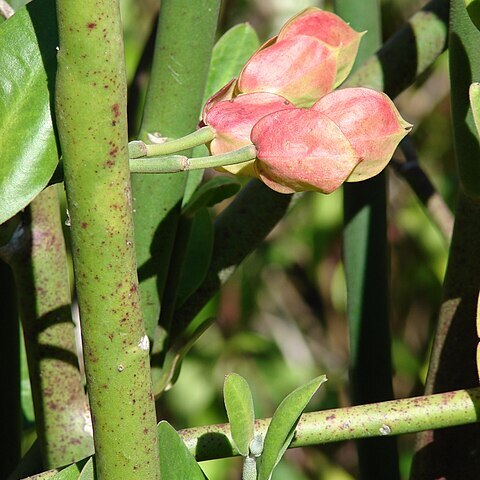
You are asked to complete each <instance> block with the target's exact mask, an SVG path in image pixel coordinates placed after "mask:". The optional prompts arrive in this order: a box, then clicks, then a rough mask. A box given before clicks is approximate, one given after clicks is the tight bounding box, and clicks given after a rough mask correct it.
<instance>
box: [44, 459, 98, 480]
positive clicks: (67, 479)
mask: <svg viewBox="0 0 480 480" xmlns="http://www.w3.org/2000/svg"><path fill="white" fill-rule="evenodd" d="M87 460H88V461H90V460H91V459H85V460H81V461H80V462H77V463H73V464H72V465H69V466H68V467H66V468H64V469H63V470H61V471H60V472H58V473H57V474H56V475H55V476H54V477H53V478H52V480H79V479H80V475H81V471H82V469H83V467H84V466H85V465H86V464H87V463H88V461H87Z"/></svg>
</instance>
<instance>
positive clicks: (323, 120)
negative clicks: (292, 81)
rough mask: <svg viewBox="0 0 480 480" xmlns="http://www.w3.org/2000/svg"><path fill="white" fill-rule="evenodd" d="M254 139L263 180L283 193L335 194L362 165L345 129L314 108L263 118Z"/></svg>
mask: <svg viewBox="0 0 480 480" xmlns="http://www.w3.org/2000/svg"><path fill="white" fill-rule="evenodd" d="M251 139H252V142H253V144H254V145H255V147H256V148H257V160H256V161H255V170H256V172H257V175H258V176H259V178H260V179H261V180H262V181H263V182H264V183H265V184H266V185H267V186H269V187H270V188H272V189H273V190H276V191H277V192H280V193H293V192H298V191H303V190H316V191H319V192H322V193H331V192H333V191H334V190H335V189H337V188H338V187H339V186H340V185H342V183H343V182H344V181H345V180H346V179H347V178H348V176H349V175H350V174H351V172H352V170H353V169H354V168H355V167H356V165H357V164H358V162H359V161H360V159H359V157H358V155H357V153H356V152H355V150H354V149H353V148H352V145H351V144H350V142H349V141H348V140H347V138H346V137H345V135H344V134H343V133H342V131H341V130H340V128H339V127H338V126H337V125H336V124H335V123H334V122H333V121H332V120H330V119H329V118H328V117H327V116H326V115H324V114H323V113H320V112H318V111H316V110H313V109H302V108H297V109H289V110H282V111H279V112H275V113H272V114H270V115H267V116H266V117H263V118H262V119H261V120H260V121H259V122H258V123H257V124H256V125H255V126H254V127H253V130H252V134H251Z"/></svg>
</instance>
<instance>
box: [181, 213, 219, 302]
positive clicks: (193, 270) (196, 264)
mask: <svg viewBox="0 0 480 480" xmlns="http://www.w3.org/2000/svg"><path fill="white" fill-rule="evenodd" d="M212 251H213V222H212V218H211V216H210V213H209V212H208V210H207V209H206V208H202V209H201V210H199V211H198V212H197V213H196V214H195V216H194V218H193V223H192V231H191V234H190V240H189V243H188V249H187V254H186V258H185V265H184V267H183V271H182V275H181V277H180V282H179V285H178V292H177V300H176V308H179V307H180V306H181V305H182V304H183V303H184V302H185V301H186V300H187V299H188V298H189V297H190V295H192V293H193V292H195V291H196V290H197V288H198V287H199V286H200V285H201V283H202V282H203V280H204V278H205V275H206V274H207V270H208V267H209V266H210V260H211V258H212Z"/></svg>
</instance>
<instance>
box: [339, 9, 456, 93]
mask: <svg viewBox="0 0 480 480" xmlns="http://www.w3.org/2000/svg"><path fill="white" fill-rule="evenodd" d="M449 4H450V2H449V0H431V1H430V2H429V3H427V4H426V5H425V6H424V7H423V8H422V9H421V10H419V11H418V12H417V13H416V14H415V15H413V16H412V17H411V18H410V20H409V21H408V23H407V25H406V26H405V27H403V28H402V29H401V30H399V31H398V32H397V33H396V34H395V35H393V36H392V37H391V38H389V39H388V41H387V42H385V44H384V45H383V46H382V48H381V49H380V50H379V51H378V52H377V53H376V54H375V55H374V56H372V57H370V59H368V60H367V61H366V62H365V63H364V64H363V65H362V67H360V68H359V69H358V70H357V71H356V72H355V73H354V74H353V75H351V76H350V78H349V79H348V80H347V81H346V82H345V83H344V85H343V86H345V87H359V86H363V87H370V88H373V89H375V90H378V91H380V92H382V91H383V92H385V93H386V94H387V95H389V96H390V97H396V96H397V95H398V94H400V93H401V92H402V91H403V90H405V88H407V87H409V86H410V85H411V84H412V83H413V82H414V81H415V79H416V78H417V77H418V75H420V74H421V73H423V72H425V70H426V69H427V68H428V67H429V66H430V65H431V64H432V63H433V62H434V61H435V60H436V59H437V57H438V56H439V55H440V54H441V53H442V52H443V51H444V50H445V48H446V46H447V33H448V6H449Z"/></svg>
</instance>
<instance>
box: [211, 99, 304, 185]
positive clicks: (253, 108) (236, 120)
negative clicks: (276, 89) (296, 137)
mask: <svg viewBox="0 0 480 480" xmlns="http://www.w3.org/2000/svg"><path fill="white" fill-rule="evenodd" d="M292 108H295V107H294V106H293V105H292V104H291V103H290V102H289V101H288V100H286V99H285V98H283V97H281V96H279V95H275V94H274V93H250V94H245V95H239V96H238V97H235V98H234V99H233V100H226V101H221V102H218V103H215V104H214V105H212V106H211V107H210V108H209V109H208V110H204V114H203V122H204V123H205V124H206V125H209V126H210V127H212V128H213V129H214V130H215V138H214V139H213V140H212V141H211V143H210V146H209V148H210V152H211V153H212V155H217V154H221V153H227V152H231V151H232V150H236V149H238V148H241V147H244V146H246V145H249V144H251V143H252V142H251V141H250V133H251V131H252V128H253V126H254V125H255V124H256V123H257V122H258V120H260V119H261V118H262V117H264V116H265V115H268V114H270V113H272V112H276V111H278V110H285V109H292ZM253 162H254V161H253V160H252V161H250V162H245V163H241V164H238V165H230V166H225V167H223V169H224V170H226V171H228V172H230V173H234V174H238V173H241V174H242V175H250V176H252V175H254V174H255V173H254V171H253V168H252V166H253Z"/></svg>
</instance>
